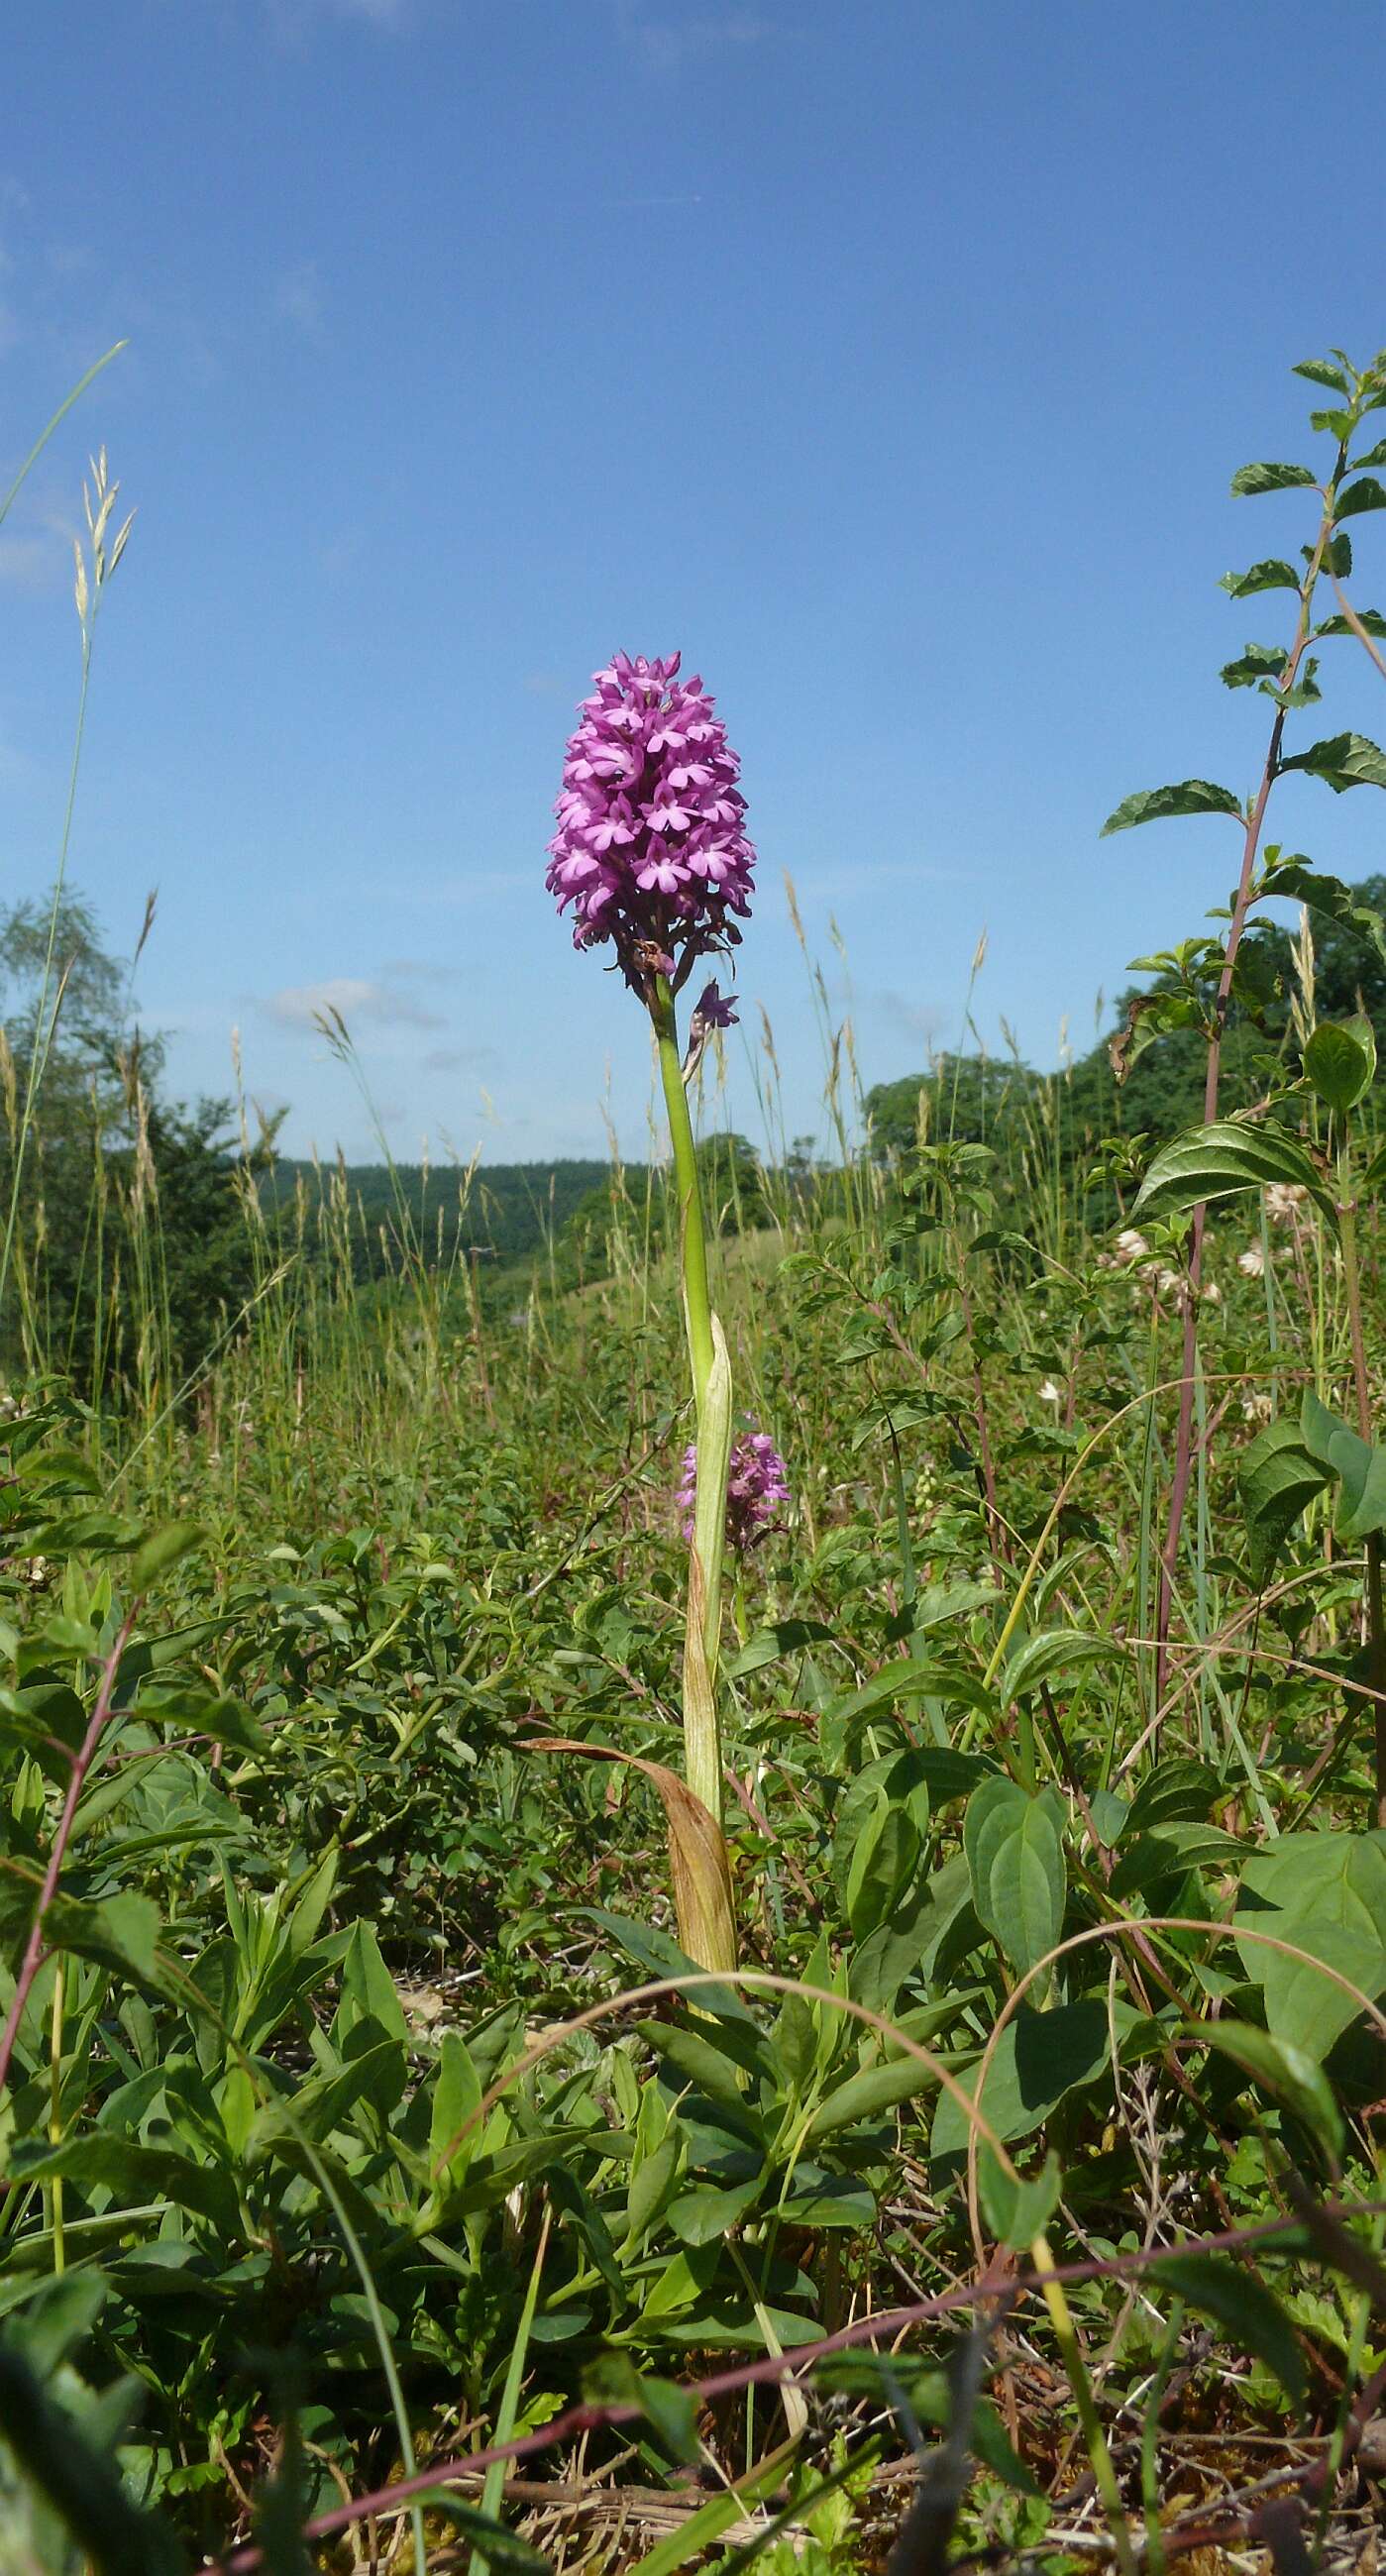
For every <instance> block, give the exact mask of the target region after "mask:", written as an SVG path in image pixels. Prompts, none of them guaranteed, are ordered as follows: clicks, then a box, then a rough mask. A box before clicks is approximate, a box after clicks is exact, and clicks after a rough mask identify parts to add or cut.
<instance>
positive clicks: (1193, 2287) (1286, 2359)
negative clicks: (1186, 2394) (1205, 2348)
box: [1146, 2254, 1304, 2405]
mask: <svg viewBox="0 0 1386 2576" xmlns="http://www.w3.org/2000/svg"><path fill="white" fill-rule="evenodd" d="M1146 2280H1147V2283H1157V2284H1158V2285H1159V2286H1160V2287H1161V2288H1162V2289H1167V2290H1173V2291H1174V2293H1175V2295H1176V2297H1178V2298H1181V2299H1183V2300H1185V2301H1186V2302H1187V2304H1188V2305H1189V2307H1191V2308H1197V2309H1198V2310H1199V2312H1200V2314H1201V2315H1203V2316H1205V2317H1213V2318H1215V2319H1216V2321H1217V2323H1218V2324H1219V2325H1220V2326H1223V2327H1225V2329H1226V2331H1227V2333H1228V2334H1230V2335H1232V2336H1234V2337H1235V2339H1236V2341H1237V2342H1238V2343H1239V2344H1240V2345H1241V2346H1242V2348H1243V2349H1244V2350H1245V2351H1246V2352H1249V2353H1252V2354H1254V2356H1255V2358H1256V2359H1257V2360H1258V2361H1263V2362H1264V2363H1265V2365H1266V2368H1267V2369H1268V2370H1270V2371H1273V2372H1274V2374H1275V2376H1276V2378H1277V2379H1278V2380H1279V2382H1280V2384H1281V2386H1282V2388H1284V2389H1285V2390H1286V2391H1287V2392H1288V2394H1289V2395H1290V2396H1291V2397H1292V2398H1293V2399H1294V2401H1295V2404H1296V2405H1300V2404H1302V2403H1303V2399H1304V2363H1303V2361H1302V2360H1301V2358H1300V2350H1299V2345H1298V2342H1297V2341H1296V2339H1295V2331H1294V2328H1293V2326H1292V2325H1291V2323H1290V2320H1289V2318H1288V2317H1287V2316H1286V2314H1285V2311H1284V2309H1283V2308H1282V2307H1281V2305H1280V2302H1279V2300H1278V2299H1276V2298H1274V2297H1273V2296H1272V2294H1271V2292H1270V2291H1269V2290H1268V2289H1267V2288H1266V2286H1265V2284H1264V2282H1262V2281H1258V2280H1257V2279H1255V2278H1254V2276H1253V2275H1252V2274H1251V2273H1250V2272H1247V2271H1244V2270H1243V2269H1242V2267H1241V2265H1240V2264H1237V2263H1233V2262H1231V2261H1229V2259H1228V2258H1227V2256H1226V2255H1224V2254H1162V2255H1160V2256H1159V2257H1158V2258H1157V2260H1156V2262H1155V2263H1154V2264H1153V2265H1152V2266H1151V2268H1150V2270H1149V2271H1148V2272H1147V2274H1146Z"/></svg>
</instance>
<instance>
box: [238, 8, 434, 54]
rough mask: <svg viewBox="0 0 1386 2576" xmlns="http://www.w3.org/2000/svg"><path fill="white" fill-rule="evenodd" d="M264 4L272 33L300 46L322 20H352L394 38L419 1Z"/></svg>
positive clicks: (283, 40) (282, 39) (283, 41)
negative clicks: (309, 32) (316, 23)
mask: <svg viewBox="0 0 1386 2576" xmlns="http://www.w3.org/2000/svg"><path fill="white" fill-rule="evenodd" d="M263 5H264V11H265V15H266V17H267V18H268V20H269V24H270V29H271V32H272V33H273V34H274V35H275V36H276V37H277V38H278V39H279V40H280V42H281V43H286V44H298V43H301V42H302V40H303V38H304V37H305V36H306V35H307V33H308V31H309V29H310V27H311V26H312V25H313V24H314V22H315V21H316V20H317V19H320V18H350V19H354V20H355V21H356V23H357V25H358V26H366V27H378V28H380V29H381V31H382V33H384V34H387V35H394V34H396V33H398V32H400V31H402V30H403V29H404V28H405V27H406V26H407V25H408V23H409V22H410V20H411V19H412V18H413V17H414V16H415V14H416V8H417V0H263Z"/></svg>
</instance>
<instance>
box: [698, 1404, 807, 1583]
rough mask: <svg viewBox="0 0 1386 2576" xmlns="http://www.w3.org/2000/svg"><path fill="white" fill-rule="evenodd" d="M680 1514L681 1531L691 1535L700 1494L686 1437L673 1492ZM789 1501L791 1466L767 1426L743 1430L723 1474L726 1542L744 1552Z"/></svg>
mask: <svg viewBox="0 0 1386 2576" xmlns="http://www.w3.org/2000/svg"><path fill="white" fill-rule="evenodd" d="M674 1499H675V1501H676V1502H677V1504H678V1507H679V1510H680V1512H681V1513H682V1515H683V1534H684V1537H685V1538H687V1539H691V1538H692V1536H693V1513H694V1508H695V1505H696V1503H697V1499H698V1450H697V1443H696V1442H694V1441H690V1443H689V1445H688V1447H687V1448H686V1449H685V1451H684V1453H683V1477H682V1480H681V1482H680V1485H679V1489H678V1492H677V1494H676V1495H675V1497H674ZM788 1500H789V1470H788V1468H787V1467H786V1465H785V1463H784V1460H783V1458H782V1457H781V1456H780V1453H779V1451H778V1449H777V1448H776V1447H775V1444H774V1441H773V1440H772V1439H771V1437H770V1434H769V1432H768V1431H743V1432H742V1433H741V1435H740V1438H739V1439H736V1440H733V1442H732V1447H731V1460H730V1465H729V1468H728V1473H727V1545H728V1547H729V1548H732V1549H733V1550H734V1551H735V1553H736V1554H737V1555H738V1556H745V1555H747V1554H748V1553H749V1551H750V1549H751V1548H753V1547H754V1546H755V1545H756V1542H757V1540H759V1539H762V1538H764V1536H765V1533H766V1531H767V1530H768V1529H770V1528H772V1527H773V1525H774V1522H775V1517H776V1512H777V1508H778V1506H779V1505H780V1504H781V1503H787V1502H788Z"/></svg>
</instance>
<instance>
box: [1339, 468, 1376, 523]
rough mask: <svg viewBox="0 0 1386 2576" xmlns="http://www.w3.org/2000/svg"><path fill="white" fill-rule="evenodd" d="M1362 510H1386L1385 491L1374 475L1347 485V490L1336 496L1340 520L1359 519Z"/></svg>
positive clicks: (1363, 476) (1365, 475)
mask: <svg viewBox="0 0 1386 2576" xmlns="http://www.w3.org/2000/svg"><path fill="white" fill-rule="evenodd" d="M1364 510H1386V491H1383V489H1382V487H1381V485H1380V484H1379V483H1378V481H1377V479H1376V476H1375V475H1374V474H1364V475H1362V477H1361V479H1360V480H1359V481H1358V482H1356V483H1349V485H1348V487H1347V490H1346V491H1345V492H1340V493H1339V495H1338V509H1337V516H1338V517H1339V518H1340V519H1357V518H1360V517H1361V515H1362V512H1363V511H1364Z"/></svg>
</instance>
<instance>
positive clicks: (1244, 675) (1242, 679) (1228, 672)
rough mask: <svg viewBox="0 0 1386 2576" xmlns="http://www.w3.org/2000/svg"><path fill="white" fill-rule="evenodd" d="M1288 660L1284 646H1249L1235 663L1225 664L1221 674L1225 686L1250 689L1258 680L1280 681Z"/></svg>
mask: <svg viewBox="0 0 1386 2576" xmlns="http://www.w3.org/2000/svg"><path fill="white" fill-rule="evenodd" d="M1287 658H1288V656H1287V654H1286V651H1285V647H1284V645H1283V644H1248V645H1247V646H1246V647H1245V649H1244V650H1243V651H1242V652H1241V653H1239V654H1238V656H1237V658H1236V660H1235V661H1234V662H1224V664H1223V666H1222V671H1221V674H1220V677H1221V680H1222V683H1223V686H1224V688H1227V689H1250V688H1253V687H1254V686H1255V684H1256V682H1257V681H1258V680H1264V679H1267V678H1270V679H1275V680H1278V679H1279V678H1280V676H1281V674H1282V673H1283V671H1284V668H1285V664H1286V660H1287Z"/></svg>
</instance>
